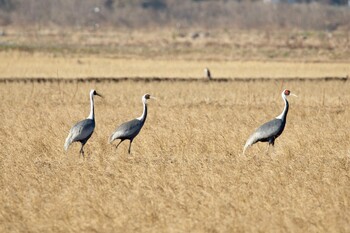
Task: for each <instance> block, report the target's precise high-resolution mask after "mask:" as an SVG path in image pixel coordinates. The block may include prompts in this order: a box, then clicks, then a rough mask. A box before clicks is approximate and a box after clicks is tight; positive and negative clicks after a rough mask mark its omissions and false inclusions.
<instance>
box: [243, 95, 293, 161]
mask: <svg viewBox="0 0 350 233" xmlns="http://www.w3.org/2000/svg"><path fill="white" fill-rule="evenodd" d="M281 95H282V99H283V100H284V103H285V105H284V109H283V112H282V113H281V114H280V115H279V116H277V117H276V118H275V119H273V120H271V121H269V122H266V123H265V124H263V125H262V126H260V127H259V128H257V129H256V130H255V132H254V133H253V134H252V135H250V137H249V138H248V140H247V142H246V144H245V146H244V149H243V154H244V152H245V150H246V149H247V148H248V147H249V146H251V145H253V144H254V143H256V142H269V146H270V145H272V146H274V144H275V140H276V138H278V136H280V135H281V134H282V132H283V130H284V127H285V125H286V121H287V114H288V109H289V104H288V101H287V96H289V95H293V96H296V95H294V94H291V93H290V90H284V91H283V92H282V94H281Z"/></svg>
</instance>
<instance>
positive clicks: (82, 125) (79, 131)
mask: <svg viewBox="0 0 350 233" xmlns="http://www.w3.org/2000/svg"><path fill="white" fill-rule="evenodd" d="M94 129H95V121H94V120H92V119H85V120H82V121H80V122H78V123H76V124H75V125H74V126H73V127H72V128H71V129H70V131H69V135H68V137H67V139H66V142H65V144H64V147H65V149H66V150H67V149H68V147H69V145H70V144H71V143H72V142H75V141H83V140H85V139H87V138H89V137H90V136H91V134H92V133H93V132H94Z"/></svg>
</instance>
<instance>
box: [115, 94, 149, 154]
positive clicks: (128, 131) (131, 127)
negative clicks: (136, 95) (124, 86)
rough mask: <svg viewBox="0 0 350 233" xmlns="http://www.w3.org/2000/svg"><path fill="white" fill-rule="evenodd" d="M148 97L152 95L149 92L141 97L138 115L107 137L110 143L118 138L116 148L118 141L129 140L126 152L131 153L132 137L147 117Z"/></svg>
mask: <svg viewBox="0 0 350 233" xmlns="http://www.w3.org/2000/svg"><path fill="white" fill-rule="evenodd" d="M150 98H154V97H151V95H150V94H145V95H144V96H143V97H142V103H143V113H142V115H141V116H140V117H138V118H136V119H133V120H131V121H128V122H125V123H123V124H121V125H120V126H118V127H117V128H116V130H115V131H114V132H113V133H112V135H111V136H110V137H109V142H110V143H112V142H113V141H114V140H117V139H120V142H119V143H118V144H117V146H116V148H118V146H119V145H120V143H122V142H123V141H124V140H129V141H130V144H129V150H128V153H129V154H130V153H131V144H132V142H133V140H134V138H135V137H136V136H137V135H138V134H139V133H140V131H141V129H142V127H143V125H144V124H145V121H146V118H147V100H148V99H150Z"/></svg>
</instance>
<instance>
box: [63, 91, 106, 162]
mask: <svg viewBox="0 0 350 233" xmlns="http://www.w3.org/2000/svg"><path fill="white" fill-rule="evenodd" d="M94 95H97V96H100V97H102V96H101V95H100V94H98V93H97V92H96V91H95V90H91V91H90V114H89V116H88V117H87V118H86V119H84V120H82V121H79V122H78V123H76V124H75V125H74V126H73V127H72V128H71V129H70V130H69V134H68V137H67V138H66V141H65V143H64V149H65V150H66V151H67V150H68V148H69V146H70V145H71V144H72V143H73V142H80V143H81V149H80V152H79V153H80V154H81V155H83V156H84V145H85V144H86V142H87V141H88V140H89V139H90V137H91V135H92V133H93V132H94V129H95V112H94Z"/></svg>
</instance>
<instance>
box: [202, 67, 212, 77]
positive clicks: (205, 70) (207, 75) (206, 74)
mask: <svg viewBox="0 0 350 233" xmlns="http://www.w3.org/2000/svg"><path fill="white" fill-rule="evenodd" d="M204 75H205V77H206V78H207V79H209V80H211V79H212V78H211V74H210V70H209V69H208V68H205V69H204Z"/></svg>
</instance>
